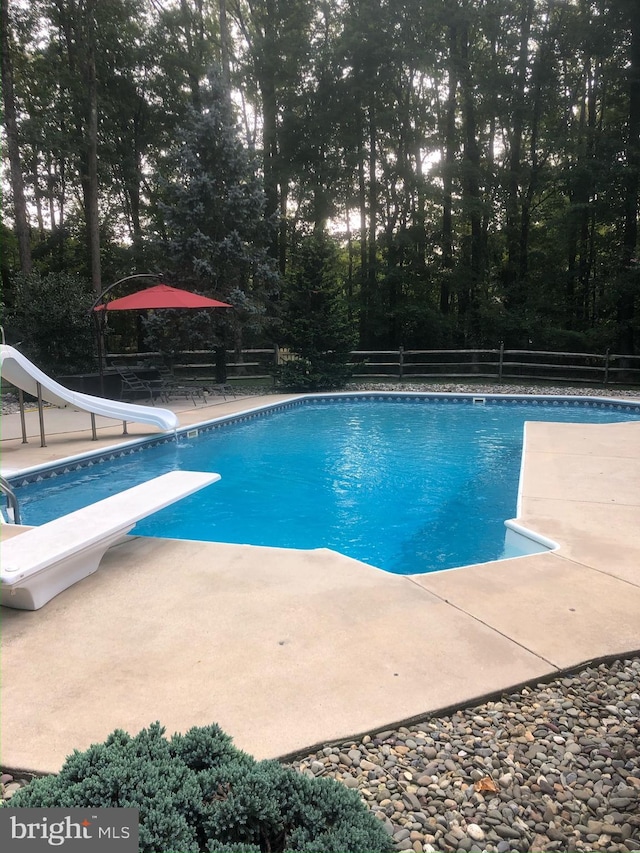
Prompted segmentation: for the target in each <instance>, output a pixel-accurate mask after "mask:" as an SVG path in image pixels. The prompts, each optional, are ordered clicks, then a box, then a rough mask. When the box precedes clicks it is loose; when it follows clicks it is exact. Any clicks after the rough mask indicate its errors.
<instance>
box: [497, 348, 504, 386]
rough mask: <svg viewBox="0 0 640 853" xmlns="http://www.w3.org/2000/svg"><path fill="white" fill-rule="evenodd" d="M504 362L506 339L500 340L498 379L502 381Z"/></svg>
mask: <svg viewBox="0 0 640 853" xmlns="http://www.w3.org/2000/svg"><path fill="white" fill-rule="evenodd" d="M503 362H504V341H500V357H499V360H498V379H499V380H500V381H502V364H503Z"/></svg>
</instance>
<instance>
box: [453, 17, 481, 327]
mask: <svg viewBox="0 0 640 853" xmlns="http://www.w3.org/2000/svg"><path fill="white" fill-rule="evenodd" d="M460 64H461V73H460V85H461V89H462V121H463V127H464V163H463V167H462V168H463V180H462V190H463V196H464V201H465V209H466V215H467V217H468V219H469V223H470V226H471V235H470V241H469V251H468V266H469V272H468V284H467V286H466V287H463V288H461V289H460V292H459V296H458V310H459V313H460V318H461V320H462V321H463V323H464V335H465V339H467V338H469V337H471V339H473V337H474V336H475V334H476V332H477V330H476V328H475V318H474V314H475V309H476V301H477V294H478V288H479V285H480V283H481V281H482V279H483V277H484V267H485V255H486V252H485V250H484V245H483V233H482V198H481V195H480V149H479V146H478V134H477V128H476V113H475V101H474V94H473V82H472V75H471V65H470V59H469V29H468V24H467V22H466V21H465V23H464V25H463V26H462V28H461V34H460Z"/></svg>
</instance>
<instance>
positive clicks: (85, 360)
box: [4, 273, 95, 374]
mask: <svg viewBox="0 0 640 853" xmlns="http://www.w3.org/2000/svg"><path fill="white" fill-rule="evenodd" d="M12 285H13V286H12V291H11V296H12V304H11V305H10V307H9V308H8V309H7V313H6V316H5V318H4V325H5V332H6V333H7V339H8V341H9V342H11V341H16V342H18V341H19V342H20V349H21V350H22V351H23V352H24V353H25V354H26V355H28V356H29V358H31V359H32V360H33V361H34V362H35V363H36V364H37V365H38V367H40V368H41V369H42V370H44V371H45V372H46V373H53V374H60V373H73V372H75V371H78V370H86V369H88V368H91V367H92V361H93V359H92V353H93V352H94V349H95V343H94V333H93V330H92V324H91V318H90V316H89V309H90V307H91V304H92V302H93V293H92V291H91V290H90V285H89V283H88V282H87V281H85V280H83V279H81V278H78V277H76V276H72V275H68V274H66V273H49V274H48V275H39V274H38V273H31V274H30V275H23V274H18V275H16V276H15V278H14V279H13V282H12Z"/></svg>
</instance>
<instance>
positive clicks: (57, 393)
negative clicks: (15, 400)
mask: <svg viewBox="0 0 640 853" xmlns="http://www.w3.org/2000/svg"><path fill="white" fill-rule="evenodd" d="M0 371H1V374H2V378H3V379H6V380H7V382H10V383H11V384H12V385H15V387H16V388H21V389H22V390H23V391H26V392H27V394H31V395H32V396H34V397H37V396H38V387H37V386H38V383H39V384H40V396H41V397H42V399H43V400H45V401H46V402H47V403H51V404H52V405H54V406H63V407H64V406H73V407H74V408H76V409H80V410H81V411H83V412H91V413H92V414H94V415H102V416H103V417H105V418H114V419H115V420H120V421H132V422H134V423H139V424H150V425H151V426H155V427H158V428H159V429H161V430H164V431H165V432H170V431H172V430H174V429H176V427H177V426H178V417H177V415H176V414H175V412H172V411H171V410H170V409H159V408H155V407H154V406H139V405H136V404H134V403H121V402H119V401H118V400H107V399H105V398H103V397H93V396H91V395H90V394H81V393H80V392H79V391H71V390H70V389H69V388H65V387H64V385H60V383H59V382H56V381H55V379H52V378H51V377H50V376H47V374H46V373H43V372H42V371H41V370H40V368H39V367H36V366H35V364H33V363H32V362H31V361H29V359H28V358H26V357H25V356H24V355H22V353H21V352H18V350H17V349H15V348H14V347H10V346H6V345H5V344H2V346H1V349H0Z"/></svg>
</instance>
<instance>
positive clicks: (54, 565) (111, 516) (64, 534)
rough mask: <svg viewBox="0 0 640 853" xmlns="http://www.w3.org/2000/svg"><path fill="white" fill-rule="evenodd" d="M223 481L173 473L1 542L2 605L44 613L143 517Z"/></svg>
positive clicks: (212, 476)
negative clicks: (46, 605)
mask: <svg viewBox="0 0 640 853" xmlns="http://www.w3.org/2000/svg"><path fill="white" fill-rule="evenodd" d="M219 479H220V475H219V474H212V473H204V472H202V471H170V472H169V473H168V474H162V475H161V476H159V477H154V478H153V479H152V480H148V481H147V482H146V483H142V484H141V485H139V486H134V487H133V488H131V489H126V490H125V491H124V492H120V493H119V494H116V495H112V496H111V497H108V498H104V500H101V501H98V502H97V503H94V504H90V505H89V506H86V507H84V508H83V509H79V510H76V511H75V512H71V513H69V514H68V515H63V516H62V517H61V518H56V519H54V521H49V522H47V523H46V524H42V525H40V526H39V527H32V528H30V529H28V530H26V531H25V532H24V533H20V534H19V535H17V536H12V537H11V538H9V539H7V540H5V541H3V542H0V578H1V580H2V584H1V587H0V589H1V603H2V604H3V605H5V607H13V608H15V609H17V610H39V609H40V608H41V607H42V606H43V605H45V604H46V603H47V602H48V601H50V600H51V599H52V598H53V597H54V596H56V595H58V593H60V592H62V591H63V590H65V589H67V588H68V587H70V586H72V585H73V584H75V583H77V582H78V581H80V580H82V579H83V578H85V577H87V575H90V574H92V573H93V572H95V571H96V569H97V568H98V566H99V564H100V561H101V560H102V558H103V556H104V554H105V552H106V551H107V549H108V548H110V547H111V546H112V545H114V544H115V543H116V542H119V541H120V540H121V539H122V538H123V536H125V535H126V534H127V533H129V532H130V530H131V529H132V528H133V527H134V525H135V524H136V522H137V521H140V519H141V518H145V517H146V516H148V515H151V514H152V513H154V512H158V510H161V509H163V508H164V507H166V506H169V505H170V504H172V503H175V502H176V501H179V500H180V499H181V498H184V497H187V495H191V494H193V493H194V492H197V491H199V490H200V489H203V488H204V487H205V486H208V485H210V484H211V483H215V482H216V481H217V480H219ZM7 526H9V525H7Z"/></svg>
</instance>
